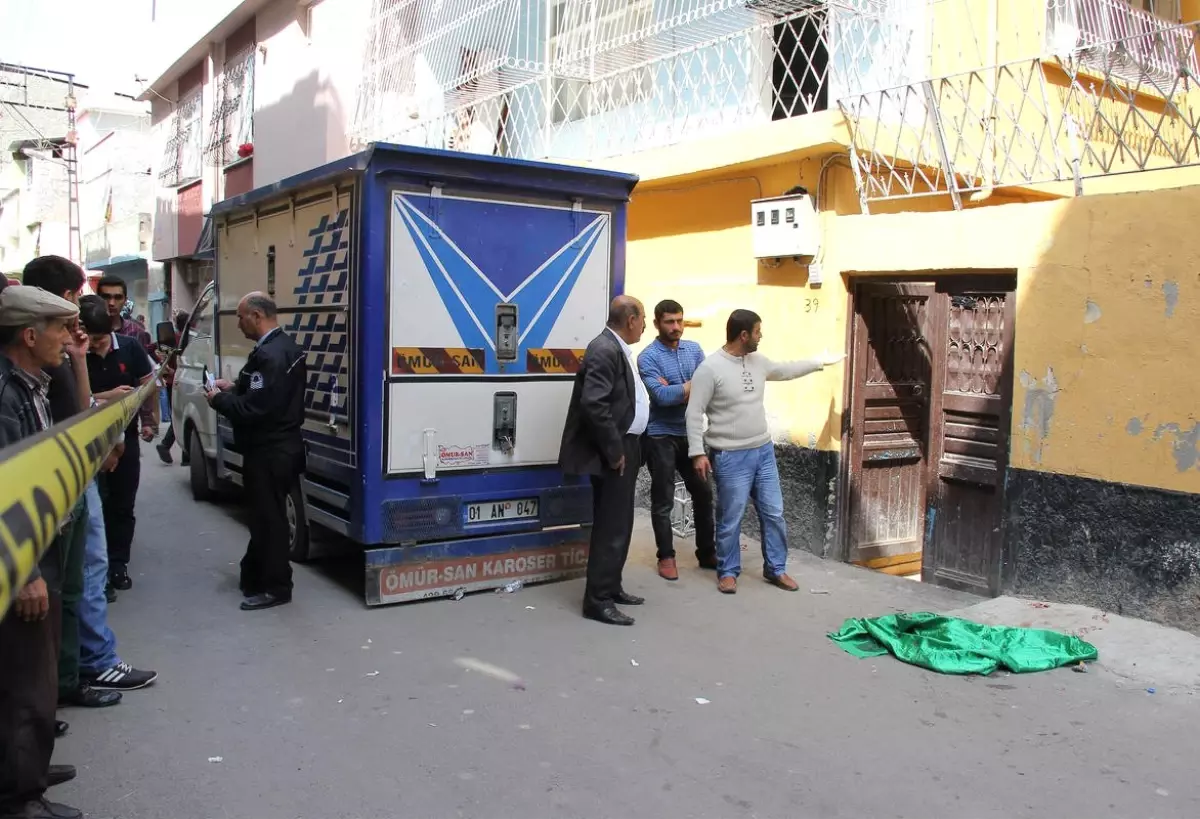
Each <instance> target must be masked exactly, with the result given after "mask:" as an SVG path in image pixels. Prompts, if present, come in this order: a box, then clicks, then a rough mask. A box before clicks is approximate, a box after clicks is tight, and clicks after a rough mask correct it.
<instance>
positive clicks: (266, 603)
mask: <svg viewBox="0 0 1200 819" xmlns="http://www.w3.org/2000/svg"><path fill="white" fill-rule="evenodd" d="M290 602H292V598H290V597H276V596H275V595H273V594H271V593H270V592H264V593H263V594H256V595H253V596H252V597H247V598H246V599H245V600H243V601H242V606H241V608H242V611H259V610H260V609H270V608H274V607H275V606H282V605H283V604H284V603H290Z"/></svg>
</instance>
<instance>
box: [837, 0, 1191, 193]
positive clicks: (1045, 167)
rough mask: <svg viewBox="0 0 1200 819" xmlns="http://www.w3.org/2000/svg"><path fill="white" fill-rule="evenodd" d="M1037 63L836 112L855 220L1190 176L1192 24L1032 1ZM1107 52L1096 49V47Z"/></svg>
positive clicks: (867, 95) (863, 96)
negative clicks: (1027, 192)
mask: <svg viewBox="0 0 1200 819" xmlns="http://www.w3.org/2000/svg"><path fill="white" fill-rule="evenodd" d="M1044 11H1045V14H1046V16H1045V18H1044V19H1045V20H1046V29H1045V32H1044V44H1045V45H1044V47H1043V49H1042V53H1041V54H1038V55H1032V56H1030V57H1028V58H1022V59H1015V60H1011V61H1008V62H1004V63H1001V64H999V65H985V66H982V67H979V68H974V69H971V70H966V71H960V72H958V73H954V74H948V75H945V76H941V77H935V78H933V79H929V80H925V81H922V82H913V83H907V84H902V85H896V86H893V87H891V88H885V89H881V90H875V91H865V92H863V93H860V94H852V95H848V96H846V97H843V98H842V99H840V100H839V103H838V104H839V107H840V108H841V110H842V112H843V114H844V116H845V118H846V121H847V123H848V125H849V127H850V131H851V135H852V158H853V163H852V164H853V165H854V168H855V172H856V179H857V182H858V188H859V195H860V199H861V201H862V204H863V207H864V208H867V207H869V205H870V203H871V202H873V201H879V200H888V199H905V198H911V197H922V196H948V197H949V198H950V200H951V202H952V203H953V204H954V206H955V207H962V205H963V200H964V198H965V197H966V196H968V195H974V194H980V195H984V196H986V193H987V192H989V191H991V190H993V189H995V188H1000V187H1046V189H1047V191H1048V192H1055V193H1063V194H1065V195H1070V194H1071V192H1072V191H1073V192H1074V194H1075V195H1079V194H1080V193H1082V192H1083V190H1084V182H1085V180H1088V179H1092V178H1096V177H1101V176H1115V175H1118V174H1126V173H1138V172H1143V171H1153V170H1165V169H1171V168H1183V167H1190V166H1196V165H1200V89H1198V86H1197V81H1198V80H1200V62H1198V61H1197V55H1196V46H1195V43H1196V35H1197V33H1198V30H1200V24H1195V23H1192V24H1186V25H1174V24H1171V23H1169V22H1168V21H1165V20H1161V19H1159V18H1157V17H1154V16H1153V15H1149V14H1147V13H1145V12H1143V11H1141V10H1138V9H1135V8H1133V7H1131V6H1130V5H1129V4H1128V3H1125V2H1121V0H1045V4H1044ZM1106 37H1107V38H1108V39H1104V38H1106Z"/></svg>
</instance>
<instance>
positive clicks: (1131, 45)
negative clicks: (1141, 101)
mask: <svg viewBox="0 0 1200 819" xmlns="http://www.w3.org/2000/svg"><path fill="white" fill-rule="evenodd" d="M1046 46H1047V51H1048V52H1049V53H1051V54H1055V55H1072V56H1073V57H1075V58H1076V59H1077V60H1079V61H1081V62H1082V63H1084V64H1086V65H1090V66H1093V67H1095V68H1098V69H1101V70H1106V71H1111V72H1113V73H1115V74H1117V75H1119V76H1123V77H1125V78H1128V79H1133V80H1136V79H1138V78H1140V77H1141V76H1143V75H1145V76H1148V77H1151V78H1154V79H1156V80H1159V81H1164V82H1169V81H1170V80H1171V79H1172V78H1174V77H1177V76H1179V73H1180V69H1181V67H1186V68H1187V69H1188V70H1190V71H1191V72H1192V73H1193V74H1195V73H1198V72H1200V62H1198V61H1197V57H1196V49H1195V38H1194V37H1193V32H1192V31H1191V29H1188V28H1180V27H1179V25H1178V24H1177V23H1175V22H1174V21H1171V20H1164V19H1163V18H1161V17H1158V16H1156V15H1154V14H1151V13H1150V12H1148V11H1144V10H1143V9H1140V8H1134V7H1133V6H1131V5H1130V4H1129V3H1128V2H1126V0H1047V3H1046Z"/></svg>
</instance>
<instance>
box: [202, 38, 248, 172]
mask: <svg viewBox="0 0 1200 819" xmlns="http://www.w3.org/2000/svg"><path fill="white" fill-rule="evenodd" d="M257 53H258V52H257V49H256V47H255V46H254V45H250V46H248V47H247V48H244V49H242V50H241V51H239V52H237V53H236V54H234V55H233V56H232V57H230V58H229V59H227V60H226V61H225V67H224V70H223V71H222V72H221V84H220V86H219V87H218V89H217V91H216V93H215V94H214V100H213V112H212V117H210V118H209V133H210V134H211V136H210V138H209V142H208V146H207V147H206V149H205V154H206V155H207V157H208V161H209V162H210V163H211V164H213V165H218V166H224V165H228V164H230V163H231V162H236V161H237V160H238V159H239V157H238V148H240V147H241V146H242V145H245V144H247V143H253V141H254V66H255V64H256V62H257Z"/></svg>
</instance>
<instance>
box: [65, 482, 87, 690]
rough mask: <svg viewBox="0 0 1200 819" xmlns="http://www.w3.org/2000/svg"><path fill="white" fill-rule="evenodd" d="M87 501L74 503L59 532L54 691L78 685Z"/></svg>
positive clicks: (70, 688)
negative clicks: (58, 626)
mask: <svg viewBox="0 0 1200 819" xmlns="http://www.w3.org/2000/svg"><path fill="white" fill-rule="evenodd" d="M87 516H88V512H87V503H85V502H84V501H82V500H81V501H80V502H79V503H78V504H77V505H76V506H75V516H74V518H72V519H71V522H70V523H68V524H67V525H66V527H65V528H64V529H63V530H62V533H61V534H59V536H58V539H59V543H60V549H61V554H62V566H63V576H62V629H61V638H60V641H59V650H58V693H59V695H60V696H62V695H65V694H69V693H70V692H72V691H74V690H76V689H77V688H79V607H80V604H81V603H82V602H83V568H84V562H85V556H86V554H87V520H88V517H87Z"/></svg>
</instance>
